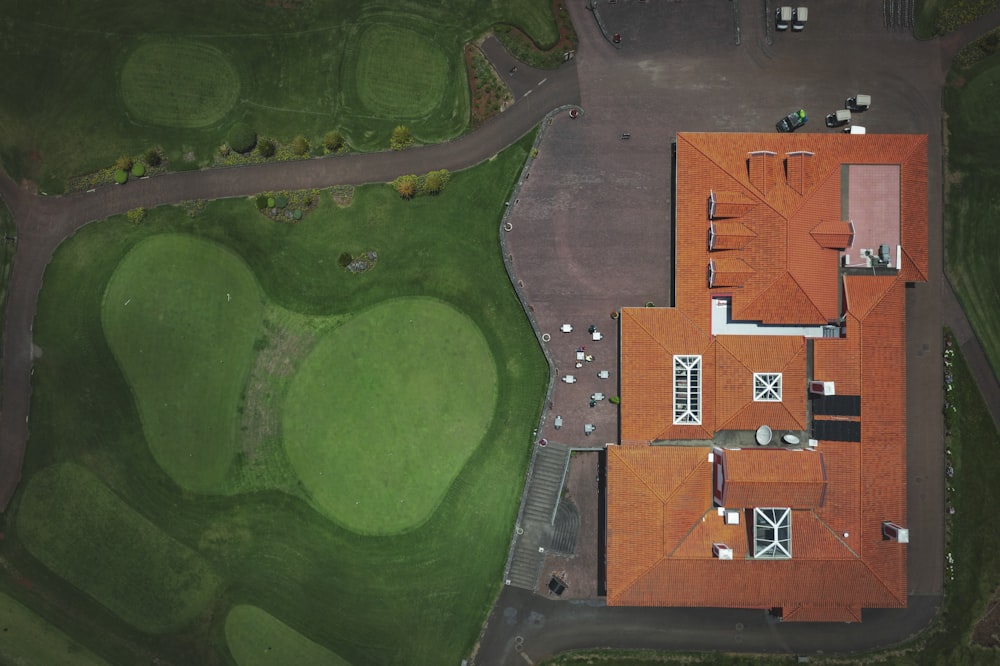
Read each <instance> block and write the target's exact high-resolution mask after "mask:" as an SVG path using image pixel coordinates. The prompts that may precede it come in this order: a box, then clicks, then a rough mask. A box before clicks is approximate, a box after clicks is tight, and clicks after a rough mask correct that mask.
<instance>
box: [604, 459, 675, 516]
mask: <svg viewBox="0 0 1000 666" xmlns="http://www.w3.org/2000/svg"><path fill="white" fill-rule="evenodd" d="M618 460H619V461H620V462H621V463H622V464H623V465H625V467H627V468H628V470H629V471H630V472H631V473H632V476H634V477H635V478H636V480H638V481H639V483H641V484H642V485H644V486H646V488H648V489H649V492H651V493H653V496H654V497H655V498H656V499H658V500H660V502H662V503H663V504H666V503H667V500H666V499H664V498H663V496H661V495H660V493H658V492H656V490H654V489H653V487H652V486H650V485H649V484H648V483H646V480H645V479H644V478H643V477H642V476H640V475H639V473H638V472H637V471H636V469H635V467H633V466H632V465H631V464H630V463H629V461H628V460H627V459H626V458H624V457H622V456H618ZM685 478H686V477H685Z"/></svg>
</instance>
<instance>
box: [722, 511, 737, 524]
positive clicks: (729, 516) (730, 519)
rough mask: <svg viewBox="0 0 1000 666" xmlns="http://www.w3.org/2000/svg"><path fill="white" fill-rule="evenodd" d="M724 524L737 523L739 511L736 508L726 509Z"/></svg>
mask: <svg viewBox="0 0 1000 666" xmlns="http://www.w3.org/2000/svg"><path fill="white" fill-rule="evenodd" d="M725 513H726V525H739V524H740V512H739V511H737V510H736V509H726V512H725Z"/></svg>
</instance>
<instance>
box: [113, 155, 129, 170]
mask: <svg viewBox="0 0 1000 666" xmlns="http://www.w3.org/2000/svg"><path fill="white" fill-rule="evenodd" d="M115 168H116V169H121V170H122V171H129V170H131V168H132V158H131V157H129V156H128V155H122V156H121V157H119V158H118V159H117V160H115Z"/></svg>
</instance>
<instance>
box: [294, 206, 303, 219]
mask: <svg viewBox="0 0 1000 666" xmlns="http://www.w3.org/2000/svg"><path fill="white" fill-rule="evenodd" d="M292 217H294V218H295V219H296V220H301V219H302V209H301V208H296V209H295V210H294V211H292Z"/></svg>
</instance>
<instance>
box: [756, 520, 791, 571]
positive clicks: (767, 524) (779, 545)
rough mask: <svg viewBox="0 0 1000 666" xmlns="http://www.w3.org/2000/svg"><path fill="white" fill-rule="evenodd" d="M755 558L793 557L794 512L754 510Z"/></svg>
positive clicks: (776, 558)
mask: <svg viewBox="0 0 1000 666" xmlns="http://www.w3.org/2000/svg"><path fill="white" fill-rule="evenodd" d="M753 556H754V557H755V558H760V559H765V560H787V559H791V557H792V510H791V509H754V510H753Z"/></svg>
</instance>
